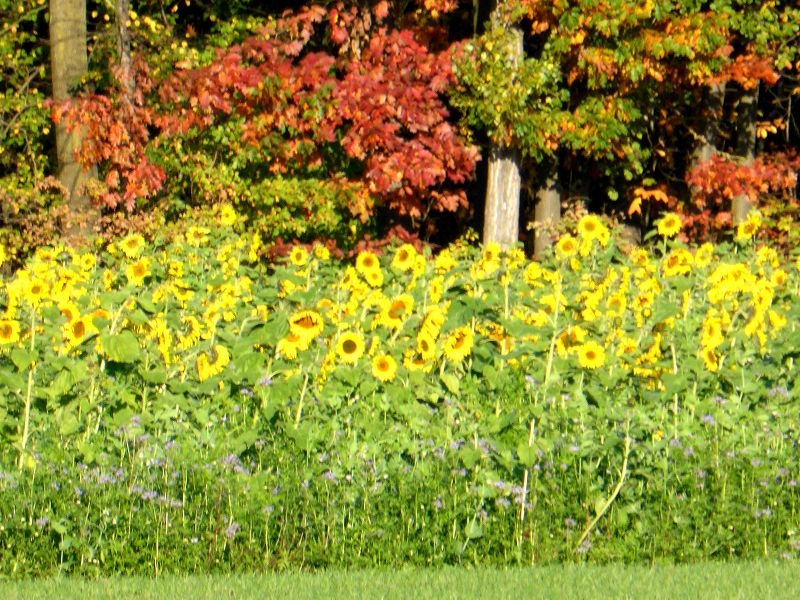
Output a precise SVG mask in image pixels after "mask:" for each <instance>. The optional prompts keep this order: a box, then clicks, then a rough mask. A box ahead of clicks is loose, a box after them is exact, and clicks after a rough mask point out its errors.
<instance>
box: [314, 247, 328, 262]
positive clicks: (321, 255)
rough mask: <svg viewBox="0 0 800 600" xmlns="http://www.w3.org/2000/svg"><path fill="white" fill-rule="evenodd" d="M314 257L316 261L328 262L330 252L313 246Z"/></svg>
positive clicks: (324, 248) (325, 248)
mask: <svg viewBox="0 0 800 600" xmlns="http://www.w3.org/2000/svg"><path fill="white" fill-rule="evenodd" d="M314 256H315V257H317V260H322V261H325V260H329V259H330V257H331V251H330V250H328V248H327V247H325V246H314Z"/></svg>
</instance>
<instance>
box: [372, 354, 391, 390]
mask: <svg viewBox="0 0 800 600" xmlns="http://www.w3.org/2000/svg"><path fill="white" fill-rule="evenodd" d="M372 374H373V375H374V376H375V379H378V380H379V381H383V382H384V383H386V382H387V381H391V380H392V379H394V378H395V375H397V362H396V361H395V360H394V358H392V357H391V356H389V355H388V354H379V355H378V356H376V357H375V358H373V359H372Z"/></svg>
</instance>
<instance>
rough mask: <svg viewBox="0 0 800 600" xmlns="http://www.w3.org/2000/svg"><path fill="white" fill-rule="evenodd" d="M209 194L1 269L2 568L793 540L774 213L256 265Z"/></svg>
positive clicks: (790, 553)
mask: <svg viewBox="0 0 800 600" xmlns="http://www.w3.org/2000/svg"><path fill="white" fill-rule="evenodd" d="M217 212H218V222H217V223H214V224H210V225H209V226H201V225H194V226H191V227H189V228H188V229H186V231H185V232H184V233H182V234H180V235H178V237H177V238H176V239H174V240H173V241H170V242H159V241H156V242H155V243H152V244H148V243H145V241H144V240H143V239H142V238H140V237H139V236H137V235H131V236H129V237H127V238H125V239H123V240H121V241H120V242H119V243H117V244H116V245H114V246H112V247H109V248H107V249H104V250H102V251H99V250H98V252H96V253H93V252H77V251H73V250H71V249H69V248H65V247H59V248H52V249H42V250H40V251H39V252H38V253H37V255H36V256H35V258H34V259H33V260H32V261H31V262H30V263H29V264H28V265H27V266H26V268H25V269H23V270H21V271H18V272H17V273H16V274H15V276H14V277H13V278H12V279H10V280H8V281H5V282H3V286H2V296H1V297H2V301H3V305H4V306H5V311H4V314H3V316H2V319H0V397H2V401H1V403H0V428H1V429H0V431H1V432H2V436H3V438H4V441H5V445H4V447H5V448H6V450H5V452H4V454H3V458H2V464H3V465H4V470H3V471H2V472H0V510H2V513H3V515H4V525H3V527H2V528H0V556H1V557H2V560H0V565H2V567H0V569H2V572H3V573H4V574H6V575H15V576H23V575H37V576H38V575H50V574H54V573H74V574H83V575H101V574H152V573H167V572H171V573H189V572H208V573H227V572H244V571H256V572H259V571H269V570H282V569H294V568H306V569H318V568H330V567H348V568H351V567H372V566H389V565H391V566H395V565H443V564H485V565H516V564H533V563H551V562H562V561H590V562H597V563H605V562H610V561H626V562H638V563H644V562H652V561H661V560H665V561H670V562H689V561H696V560H701V559H728V558H739V557H744V558H753V557H763V556H769V557H784V558H787V559H790V558H794V557H795V556H796V555H797V552H798V551H800V534H798V532H800V529H799V528H798V516H797V503H798V493H797V480H798V478H799V475H798V465H799V464H800V461H798V454H799V453H798V449H797V432H796V430H795V423H796V422H797V417H798V415H797V402H796V400H797V395H798V392H797V390H796V388H795V387H794V380H795V373H796V366H795V363H794V360H795V358H796V354H797V353H798V348H797V346H796V345H795V343H794V342H793V339H794V334H795V329H796V327H797V323H798V322H799V321H800V305H798V301H797V294H798V289H800V288H799V286H800V273H799V272H798V265H797V264H796V263H794V262H788V261H787V260H786V259H785V258H783V257H781V256H779V255H778V254H777V253H776V252H775V251H773V250H771V249H770V248H769V247H767V246H761V245H759V243H758V242H756V241H754V240H755V237H754V236H756V235H757V233H758V222H757V219H756V218H755V217H754V218H753V219H751V220H750V221H748V222H747V223H746V225H745V226H743V227H740V230H739V235H738V236H737V240H736V241H735V242H733V243H731V244H726V245H717V246H711V245H704V246H701V247H699V248H687V247H685V246H683V245H682V244H681V243H679V242H676V241H673V240H672V239H671V236H674V235H675V234H676V233H677V232H678V230H679V229H680V220H679V219H678V218H677V217H676V216H674V215H668V216H667V217H665V218H664V220H663V221H662V222H661V223H660V227H659V229H660V231H661V234H662V239H661V240H659V241H658V243H657V244H656V245H655V246H654V250H653V251H652V252H648V251H646V250H644V249H634V250H632V251H630V253H627V254H626V253H623V252H622V251H620V250H619V249H618V248H617V247H616V246H615V245H614V243H613V241H612V239H611V234H610V232H609V230H608V229H607V227H606V225H605V224H604V223H603V222H602V221H601V220H599V219H598V218H596V217H593V216H587V217H584V218H583V219H581V221H579V222H578V223H577V227H576V230H575V231H574V232H573V233H572V234H566V235H565V236H564V237H562V238H561V240H560V241H559V242H558V244H557V245H556V247H555V250H554V252H553V254H552V256H550V257H549V258H547V259H546V260H544V261H543V262H531V261H529V260H527V259H526V258H525V257H524V255H523V254H522V253H521V252H520V251H517V250H511V251H507V252H505V251H501V250H500V249H499V248H497V247H494V246H492V245H489V246H486V247H484V248H482V249H477V248H473V247H471V246H469V245H467V244H456V245H454V246H452V247H450V248H447V249H446V250H444V251H442V252H440V253H439V254H437V255H436V256H431V255H430V254H429V253H428V252H427V251H426V252H425V253H419V252H418V251H417V250H415V249H414V248H413V247H412V246H410V245H397V246H396V247H393V248H391V249H389V250H387V251H386V252H385V253H384V254H383V255H381V256H378V255H376V254H372V253H369V252H366V251H365V252H362V253H361V254H359V255H358V256H357V257H356V258H355V260H354V261H345V262H340V261H337V260H334V259H332V258H331V257H330V255H329V252H328V251H327V250H326V249H325V248H324V247H322V246H316V247H308V248H307V247H295V248H293V249H292V251H291V252H290V253H289V255H288V256H287V257H286V259H285V260H283V261H281V262H279V263H278V264H270V265H264V264H262V263H261V262H260V261H259V250H260V248H259V246H260V244H259V240H258V239H257V237H253V236H252V235H245V234H243V233H241V232H240V231H239V224H238V219H237V215H236V213H235V211H233V209H231V208H230V207H221V208H220V209H219V210H218V211H217Z"/></svg>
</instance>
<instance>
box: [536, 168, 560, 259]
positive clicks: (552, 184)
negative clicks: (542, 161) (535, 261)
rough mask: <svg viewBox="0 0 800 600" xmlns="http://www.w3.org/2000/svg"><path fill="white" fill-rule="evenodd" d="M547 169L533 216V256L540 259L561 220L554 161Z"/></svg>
mask: <svg viewBox="0 0 800 600" xmlns="http://www.w3.org/2000/svg"><path fill="white" fill-rule="evenodd" d="M549 169H550V172H549V173H547V177H546V179H545V183H544V185H542V187H540V188H539V189H538V190H537V191H536V205H535V206H534V214H533V220H534V238H533V254H534V256H535V257H536V258H541V257H542V255H543V254H544V251H545V250H546V249H547V248H549V247H550V246H551V245H552V244H553V226H554V225H555V224H556V223H558V222H559V221H560V220H561V186H560V185H559V181H558V166H557V164H556V163H555V161H553V162H552V163H551V164H550V165H549Z"/></svg>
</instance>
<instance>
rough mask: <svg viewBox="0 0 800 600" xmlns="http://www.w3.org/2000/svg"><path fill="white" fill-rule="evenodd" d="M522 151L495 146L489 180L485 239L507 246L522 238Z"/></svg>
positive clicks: (491, 154)
mask: <svg viewBox="0 0 800 600" xmlns="http://www.w3.org/2000/svg"><path fill="white" fill-rule="evenodd" d="M519 161H520V157H519V152H518V151H517V150H514V149H512V148H506V147H499V146H494V145H493V146H492V148H491V150H490V154H489V164H488V169H489V172H488V177H487V183H486V210H485V212H484V219H483V241H484V243H488V242H497V243H499V244H500V245H501V246H502V247H504V248H508V247H510V246H513V245H514V244H516V243H517V242H518V241H519V195H520V189H521V187H522V179H521V176H520V168H519Z"/></svg>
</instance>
